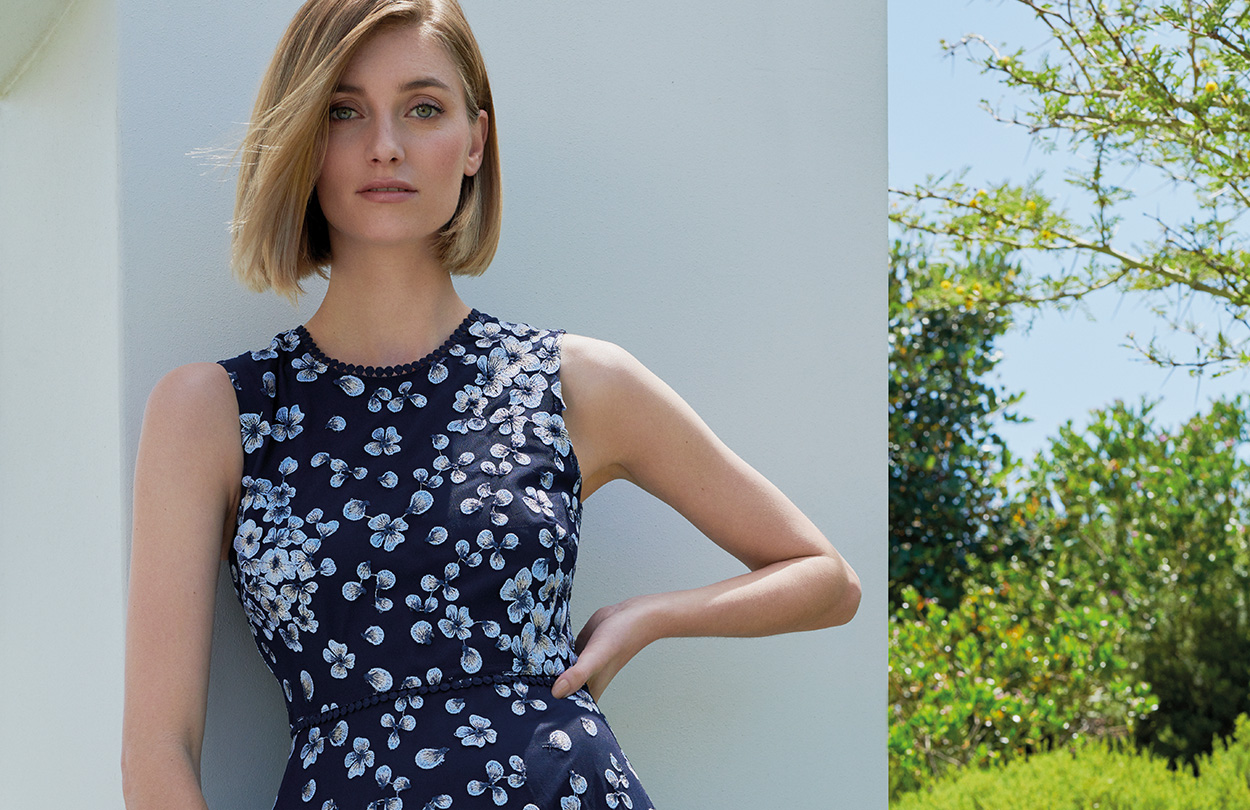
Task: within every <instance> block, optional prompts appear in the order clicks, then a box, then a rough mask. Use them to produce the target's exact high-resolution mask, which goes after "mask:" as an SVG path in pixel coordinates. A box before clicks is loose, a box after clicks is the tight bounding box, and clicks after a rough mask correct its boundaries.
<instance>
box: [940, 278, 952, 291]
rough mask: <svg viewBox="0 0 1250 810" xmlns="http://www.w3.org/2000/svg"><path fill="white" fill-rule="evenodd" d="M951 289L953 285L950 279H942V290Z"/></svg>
mask: <svg viewBox="0 0 1250 810" xmlns="http://www.w3.org/2000/svg"><path fill="white" fill-rule="evenodd" d="M950 288H951V283H950V280H949V279H945V278H944V279H942V289H943V290H949V289H950Z"/></svg>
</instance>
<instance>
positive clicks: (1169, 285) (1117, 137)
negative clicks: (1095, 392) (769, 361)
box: [891, 0, 1250, 374]
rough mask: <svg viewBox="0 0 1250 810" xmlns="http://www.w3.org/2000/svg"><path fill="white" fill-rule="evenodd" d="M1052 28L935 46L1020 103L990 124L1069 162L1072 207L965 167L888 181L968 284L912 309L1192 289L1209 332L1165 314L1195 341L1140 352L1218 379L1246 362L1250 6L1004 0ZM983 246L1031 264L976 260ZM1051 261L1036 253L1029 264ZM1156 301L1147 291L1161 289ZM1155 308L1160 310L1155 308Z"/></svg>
mask: <svg viewBox="0 0 1250 810" xmlns="http://www.w3.org/2000/svg"><path fill="white" fill-rule="evenodd" d="M1015 2H1017V3H1020V4H1021V5H1023V6H1025V7H1026V8H1027V9H1029V10H1031V11H1032V12H1033V13H1034V14H1035V15H1036V18H1037V20H1038V21H1039V23H1040V24H1041V25H1043V26H1045V27H1046V29H1047V30H1048V32H1049V40H1048V43H1049V44H1048V46H1047V47H1046V48H1043V49H1042V50H1041V51H1040V52H1038V53H1035V54H1029V53H1026V52H1025V51H1024V50H1023V49H1017V50H1014V51H1006V50H1002V49H999V48H997V47H995V46H993V45H992V44H991V43H990V42H989V41H988V40H986V39H985V38H984V37H981V36H978V35H969V36H966V37H964V38H963V39H961V40H960V41H958V42H955V43H943V45H944V47H945V48H946V49H947V51H948V53H951V54H954V53H957V52H959V53H964V54H966V55H967V56H968V57H969V58H970V59H971V60H972V61H974V62H976V63H978V64H980V66H981V67H982V69H983V71H984V72H987V73H989V74H992V75H994V76H996V77H997V78H998V79H999V80H1000V81H1001V82H1002V83H1003V84H1004V85H1006V86H1007V87H1009V88H1011V89H1013V90H1014V91H1016V93H1017V94H1018V95H1019V96H1020V97H1022V98H1023V100H1024V101H1023V108H1022V109H1021V110H1020V111H1014V110H1013V111H1012V112H1011V113H1010V114H1008V113H1006V112H1004V111H1003V110H1002V109H999V108H997V107H994V106H990V107H989V110H990V112H991V113H992V114H993V115H994V116H995V117H996V118H998V119H999V120H1002V121H1006V122H1009V123H1011V124H1015V125H1017V126H1019V127H1021V128H1023V129H1024V130H1026V131H1027V133H1028V134H1029V136H1030V137H1032V138H1033V139H1034V141H1035V142H1036V143H1038V144H1040V145H1042V146H1043V147H1046V148H1048V149H1051V150H1055V149H1062V150H1063V154H1065V155H1067V156H1068V160H1069V165H1068V172H1067V182H1068V183H1069V184H1071V186H1072V187H1073V188H1074V189H1075V190H1076V191H1077V195H1076V199H1077V202H1078V203H1079V204H1080V207H1083V209H1084V210H1083V212H1082V213H1073V212H1072V211H1071V210H1069V209H1068V208H1066V207H1065V206H1063V205H1060V204H1059V203H1058V202H1057V201H1056V199H1054V197H1053V196H1049V195H1047V194H1046V193H1044V192H1043V191H1042V189H1041V184H1040V182H1039V179H1040V178H1039V177H1034V178H1032V179H1030V180H1028V181H1026V182H1023V183H1018V182H1003V183H999V184H994V185H987V186H985V187H980V188H977V187H974V186H973V185H970V184H968V183H967V182H965V178H966V172H965V173H964V174H962V175H960V174H951V173H948V174H945V175H941V176H938V177H930V178H929V180H928V181H927V182H926V183H923V184H920V185H917V186H915V187H913V188H911V189H892V196H893V208H892V213H891V218H892V219H893V221H894V222H895V223H897V224H898V225H900V226H902V227H903V228H905V229H907V230H909V231H911V232H913V233H925V234H929V235H931V237H932V238H933V239H934V240H935V241H936V243H937V244H939V245H940V248H941V250H942V251H943V252H945V253H946V254H948V255H949V256H950V257H951V264H953V265H956V266H964V267H966V268H967V272H966V274H965V276H964V278H962V279H960V280H959V283H958V284H957V285H954V286H959V287H962V288H963V289H964V293H963V294H958V293H956V292H955V291H954V289H953V286H952V287H951V288H947V289H941V288H935V289H932V290H929V291H928V293H929V294H930V296H931V299H930V301H928V302H927V303H926V304H925V305H924V307H925V308H932V307H939V306H953V305H957V304H967V303H969V299H971V302H972V303H975V304H976V305H978V306H980V307H984V308H987V309H991V310H994V309H997V308H1001V307H1003V306H1005V305H1010V304H1025V305H1032V306H1040V305H1043V304H1047V303H1059V304H1070V303H1072V302H1073V301H1075V300H1079V299H1081V298H1082V297H1083V296H1085V295H1087V294H1089V293H1091V292H1093V291H1095V290H1099V289H1103V288H1118V289H1120V290H1122V291H1125V292H1134V293H1142V294H1146V295H1149V294H1151V293H1157V292H1158V291H1165V290H1166V291H1168V292H1169V293H1173V294H1174V295H1175V296H1202V297H1205V298H1207V299H1209V300H1210V301H1212V302H1214V303H1216V304H1218V305H1219V306H1220V307H1222V308H1223V310H1224V311H1225V312H1226V313H1227V316H1228V318H1227V320H1226V321H1225V323H1224V324H1223V325H1222V326H1221V327H1220V328H1218V329H1216V330H1214V331H1212V330H1209V329H1206V328H1204V327H1201V326H1198V325H1194V324H1187V323H1182V322H1180V321H1179V320H1177V319H1175V318H1170V322H1171V325H1172V327H1173V328H1175V329H1178V330H1182V331H1184V332H1186V333H1188V334H1189V335H1191V336H1192V341H1193V345H1194V354H1193V356H1192V357H1191V358H1187V359H1181V358H1180V357H1178V356H1177V355H1176V354H1175V353H1174V352H1173V351H1172V350H1171V349H1169V348H1167V347H1165V346H1163V345H1161V344H1160V343H1158V342H1157V341H1156V340H1154V339H1152V340H1150V341H1149V342H1148V343H1145V344H1142V343H1140V342H1138V341H1136V340H1134V341H1133V343H1134V345H1135V347H1136V348H1137V349H1138V350H1139V351H1140V352H1141V353H1142V354H1143V355H1144V356H1145V357H1146V358H1148V359H1150V360H1152V361H1153V362H1156V363H1159V364H1162V365H1169V366H1185V367H1188V368H1190V369H1191V371H1193V372H1195V373H1199V372H1203V371H1209V372H1213V373H1216V374H1219V373H1225V372H1228V371H1231V370H1234V369H1237V368H1241V367H1246V366H1250V320H1248V319H1250V242H1248V238H1247V236H1246V235H1245V234H1244V229H1243V228H1242V227H1241V226H1242V225H1243V224H1244V223H1245V214H1246V213H1247V210H1248V209H1250V97H1248V96H1247V89H1248V88H1250V76H1248V74H1247V68H1248V67H1250V40H1248V39H1247V31H1250V3H1248V2H1245V1H1244V0H1242V2H1233V0H1185V2H1171V3H1168V2H1159V0H1122V1H1121V2H1095V1H1093V0H1067V2H1041V0H1015ZM1160 181H1162V182H1163V183H1164V184H1166V185H1167V186H1168V187H1170V188H1171V189H1172V190H1173V192H1174V193H1173V194H1172V196H1171V198H1170V200H1169V205H1168V209H1167V210H1161V211H1160V213H1158V214H1156V215H1154V216H1153V220H1154V221H1153V223H1152V226H1151V231H1152V233H1153V235H1152V236H1150V237H1149V238H1145V239H1143V240H1140V241H1139V242H1132V241H1130V240H1129V239H1128V238H1127V237H1125V236H1124V235H1123V234H1122V233H1121V228H1120V225H1121V223H1122V222H1123V221H1124V217H1125V216H1126V214H1128V213H1130V212H1132V211H1133V210H1134V208H1133V206H1134V201H1135V200H1137V198H1138V196H1139V193H1140V192H1139V190H1138V189H1150V188H1154V187H1156V186H1158V185H1159V184H1160ZM986 250H998V251H1001V252H1002V254H1004V255H1007V256H1013V255H1018V256H1020V257H1026V258H1028V259H1030V260H1031V261H1029V262H1027V263H1024V262H1022V263H1021V266H1020V267H1016V266H1014V265H1013V263H1012V262H1010V261H1008V262H1004V263H1000V264H997V265H990V266H986V265H984V264H978V263H976V262H973V261H969V260H968V259H970V258H972V257H975V256H976V255H979V254H981V253H983V252H984V251H986ZM1045 258H1049V259H1053V261H1046V260H1043V261H1037V260H1039V259H1045ZM1156 300H1157V299H1156ZM1158 311H1159V313H1160V314H1161V315H1162V314H1163V310H1158Z"/></svg>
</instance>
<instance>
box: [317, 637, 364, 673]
mask: <svg viewBox="0 0 1250 810" xmlns="http://www.w3.org/2000/svg"><path fill="white" fill-rule="evenodd" d="M321 657H322V658H324V659H325V660H326V663H327V664H330V675H332V676H333V677H335V678H340V679H341V678H346V677H347V670H349V669H351V668H352V667H354V666H356V654H355V653H349V652H348V651H347V645H346V644H340V643H338V642H337V641H335V640H334V639H330V644H329V646H328V647H326V649H324V650H322V651H321Z"/></svg>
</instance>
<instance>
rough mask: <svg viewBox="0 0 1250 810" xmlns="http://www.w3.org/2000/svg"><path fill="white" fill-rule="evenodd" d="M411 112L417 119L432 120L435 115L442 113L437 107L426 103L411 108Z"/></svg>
mask: <svg viewBox="0 0 1250 810" xmlns="http://www.w3.org/2000/svg"><path fill="white" fill-rule="evenodd" d="M412 112H413V113H414V114H416V116H417V118H433V117H434V116H435V115H436V114H437V113H439V112H442V111H441V110H440V109H439V108H438V107H436V106H434V105H433V104H429V103H427V102H424V101H423V102H421V103H420V104H418V105H416V106H415V107H413V108H412Z"/></svg>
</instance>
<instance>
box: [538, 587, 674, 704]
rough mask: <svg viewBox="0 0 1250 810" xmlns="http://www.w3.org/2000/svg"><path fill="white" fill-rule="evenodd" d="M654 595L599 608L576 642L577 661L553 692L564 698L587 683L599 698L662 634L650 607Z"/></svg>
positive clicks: (560, 679) (558, 682)
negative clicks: (640, 653)
mask: <svg viewBox="0 0 1250 810" xmlns="http://www.w3.org/2000/svg"><path fill="white" fill-rule="evenodd" d="M653 599H654V597H647V596H636V597H634V598H632V599H626V600H625V601H624V602H618V603H617V604H615V605H608V606H606V607H601V608H599V609H598V610H596V611H595V613H594V615H593V616H591V617H590V621H588V622H586V625H585V626H584V627H583V628H582V630H581V632H580V633H578V634H577V640H576V641H575V642H574V644H573V648H574V649H575V650H576V651H577V663H576V664H574V665H573V666H571V667H569V668H568V669H566V670H565V671H564V673H563V674H562V675H561V676H560V677H559V678H557V679H556V682H555V685H554V686H552V688H551V694H552V695H554V696H555V697H557V698H563V697H567V696H569V695H571V694H573V693H574V692H576V691H577V690H578V689H581V688H582V687H583V686H585V687H586V689H587V691H589V692H590V696H591V697H592V698H594V699H595V700H598V699H599V696H600V695H602V694H603V690H604V689H607V688H608V684H609V683H611V681H612V678H613V677H615V676H616V673H618V672H620V671H621V668H622V667H624V666H625V665H626V664H628V663H629V660H630V659H631V658H633V657H634V656H635V655H637V654H638V653H639V652H640V651H641V650H642V648H643V647H645V646H647V645H648V644H650V643H651V642H652V641H655V640H656V639H657V638H659V637H660V636H661V633H660V632H659V631H658V629H657V626H656V625H657V621H656V615H655V611H653V610H651V608H650V605H651V602H652V600H653Z"/></svg>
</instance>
